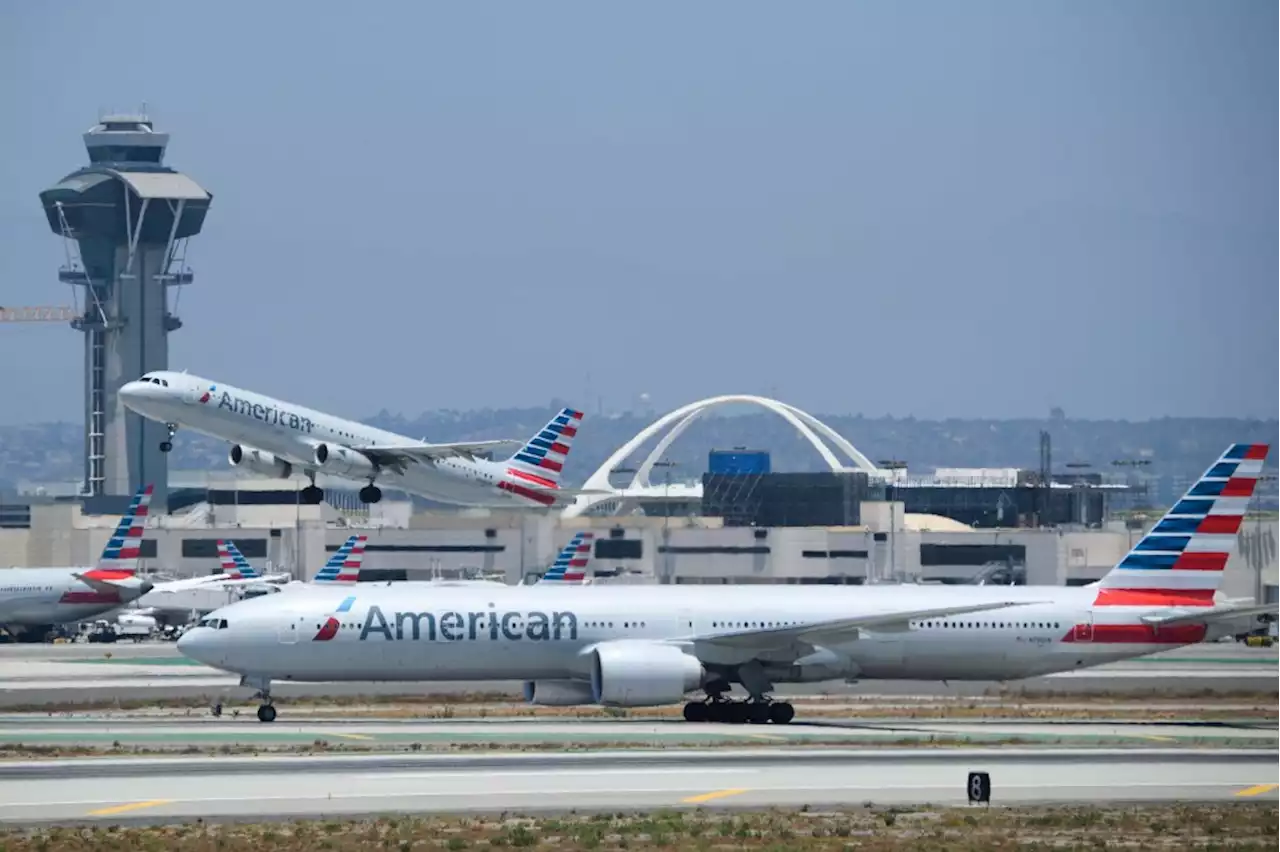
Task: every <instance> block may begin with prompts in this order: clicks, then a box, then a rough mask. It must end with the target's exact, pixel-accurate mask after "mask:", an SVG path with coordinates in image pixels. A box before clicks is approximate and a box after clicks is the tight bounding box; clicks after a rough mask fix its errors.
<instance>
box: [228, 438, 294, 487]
mask: <svg viewBox="0 0 1280 852" xmlns="http://www.w3.org/2000/svg"><path fill="white" fill-rule="evenodd" d="M228 460H229V461H230V462H231V465H232V467H242V468H244V469H245V470H248V471H250V472H251V473H256V474H258V475H259V476H270V477H273V478H279V479H288V478H289V477H290V476H292V475H293V465H291V464H289V463H288V462H287V461H285V460H283V459H278V458H276V457H275V456H273V455H272V454H271V453H269V452H267V451H266V450H256V449H254V448H253V447H242V446H240V445H239V444H234V445H232V447H231V454H230V456H229V457H228Z"/></svg>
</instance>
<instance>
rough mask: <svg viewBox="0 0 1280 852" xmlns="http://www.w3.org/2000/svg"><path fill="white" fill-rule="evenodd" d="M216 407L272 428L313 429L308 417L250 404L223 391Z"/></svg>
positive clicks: (281, 409)
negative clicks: (258, 421) (269, 425)
mask: <svg viewBox="0 0 1280 852" xmlns="http://www.w3.org/2000/svg"><path fill="white" fill-rule="evenodd" d="M218 407H219V408H225V409H226V410H227V411H230V412H233V413H235V414H239V415H241V416H243V417H252V418H253V419H254V420H261V421H262V422H263V423H269V424H271V425H272V426H286V427H288V428H290V429H294V430H296V431H298V432H307V433H310V432H311V430H312V429H314V428H315V423H313V422H312V421H311V418H309V417H302V416H300V415H297V414H294V413H293V412H292V411H286V410H285V409H283V408H277V407H276V406H274V405H263V404H262V403H260V402H250V401H249V400H247V399H244V398H243V397H238V396H232V395H231V394H229V393H227V392H226V391H223V392H222V393H221V395H219V397H218Z"/></svg>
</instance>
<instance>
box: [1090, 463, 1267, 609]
mask: <svg viewBox="0 0 1280 852" xmlns="http://www.w3.org/2000/svg"><path fill="white" fill-rule="evenodd" d="M1269 449H1270V447H1269V446H1268V445H1266V444H1234V445H1232V446H1231V447H1230V448H1228V449H1227V451H1226V452H1225V453H1223V454H1222V457H1221V458H1219V459H1218V460H1217V461H1216V462H1215V463H1214V464H1213V466H1212V467H1210V468H1209V470H1207V471H1206V472H1205V474H1204V476H1202V477H1200V479H1199V481H1197V482H1196V484H1195V485H1193V486H1191V489H1190V490H1189V491H1188V492H1187V493H1186V495H1184V496H1183V498H1182V499H1181V500H1179V501H1178V502H1177V504H1175V505H1174V507H1173V508H1172V509H1170V510H1169V512H1168V513H1167V514H1166V515H1165V516H1164V517H1163V518H1161V519H1160V523H1158V524H1156V525H1155V526H1154V527H1152V528H1151V531H1150V532H1149V533H1147V534H1146V535H1145V536H1143V537H1142V540H1141V541H1139V542H1138V544H1137V546H1135V547H1134V548H1133V550H1131V551H1130V552H1129V555H1128V556H1126V557H1125V558H1124V560H1123V561H1121V563H1120V564H1119V565H1117V566H1116V567H1115V568H1112V569H1111V571H1109V572H1108V573H1107V575H1106V576H1105V577H1103V578H1102V579H1101V580H1099V581H1098V582H1097V583H1096V584H1095V586H1096V587H1097V588H1098V598H1097V600H1096V601H1095V604H1096V605H1108V604H1109V605H1112V606H1163V605H1170V606H1196V605H1200V606H1212V605H1213V596H1214V593H1215V592H1216V591H1217V590H1218V587H1219V586H1220V585H1221V584H1222V576H1223V571H1224V570H1225V569H1226V567H1227V560H1228V559H1230V558H1231V554H1232V553H1234V552H1235V549H1236V544H1237V540H1238V537H1239V532H1240V523H1241V521H1242V520H1243V519H1244V515H1245V511H1246V510H1247V509H1248V507H1249V501H1250V500H1251V499H1252V497H1253V489H1254V487H1255V486H1256V485H1257V484H1258V477H1259V476H1261V474H1262V466H1263V464H1264V463H1265V461H1266V458H1267V452H1268V451H1269Z"/></svg>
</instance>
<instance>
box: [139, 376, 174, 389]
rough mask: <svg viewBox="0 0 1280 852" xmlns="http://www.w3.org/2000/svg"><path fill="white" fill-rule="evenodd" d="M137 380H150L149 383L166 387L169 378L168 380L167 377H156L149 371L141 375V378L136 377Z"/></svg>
mask: <svg viewBox="0 0 1280 852" xmlns="http://www.w3.org/2000/svg"><path fill="white" fill-rule="evenodd" d="M138 381H140V382H150V383H151V384H153V385H160V386H161V387H166V388H167V387H169V380H168V379H160V378H156V377H155V376H153V375H151V374H150V373H148V374H147V375H145V376H143V377H142V378H140V379H138Z"/></svg>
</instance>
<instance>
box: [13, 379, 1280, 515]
mask: <svg viewBox="0 0 1280 852" xmlns="http://www.w3.org/2000/svg"><path fill="white" fill-rule="evenodd" d="M559 404H560V403H559V402H554V401H553V402H552V403H551V405H548V406H546V407H540V408H520V409H482V410H478V411H467V412H458V411H439V412H431V413H427V414H423V415H421V416H419V417H416V418H407V417H404V416H402V415H395V414H390V413H388V412H385V411H384V412H380V413H379V414H377V415H374V416H373V417H370V418H368V420H367V422H368V423H370V424H371V425H375V426H379V427H383V428H386V429H392V430H394V431H397V432H400V433H403V434H405V435H411V436H413V437H424V436H425V437H427V438H430V439H432V440H466V439H484V438H525V437H527V436H529V435H531V434H532V433H533V431H534V430H535V429H537V428H539V427H540V426H541V425H542V424H543V423H544V422H546V418H547V416H548V412H549V410H550V409H551V408H552V406H555V405H559ZM819 417H820V418H821V419H822V420H823V421H824V422H826V423H827V424H829V425H830V426H831V427H832V428H834V429H835V430H836V431H837V432H839V433H840V434H841V435H843V436H844V437H846V438H847V439H848V440H849V441H851V442H852V443H853V445H854V446H855V447H857V448H858V449H859V450H861V451H862V452H863V453H865V454H866V455H867V456H869V457H870V458H871V460H872V461H878V460H881V459H901V460H905V461H906V462H907V463H908V467H909V469H910V470H911V471H912V472H917V473H929V472H932V471H933V470H934V469H935V468H937V467H1021V468H1030V469H1036V468H1038V467H1039V433H1040V430H1042V429H1043V430H1047V431H1048V432H1049V433H1050V434H1051V436H1052V442H1053V462H1054V468H1055V470H1058V471H1061V470H1063V466H1064V465H1065V464H1067V463H1081V462H1085V463H1089V464H1090V465H1092V468H1091V469H1092V470H1098V471H1103V472H1105V473H1107V474H1109V475H1111V474H1121V473H1122V470H1121V469H1119V468H1117V467H1115V466H1113V465H1112V462H1113V461H1116V460H1123V459H1134V458H1148V459H1150V460H1151V464H1150V465H1149V466H1148V467H1147V468H1145V469H1144V470H1145V474H1144V475H1145V476H1147V477H1149V478H1150V479H1151V485H1152V488H1153V497H1155V498H1158V499H1160V500H1161V501H1164V502H1167V501H1168V500H1169V499H1170V498H1171V496H1172V490H1173V489H1174V488H1182V487H1185V484H1186V481H1187V480H1189V479H1192V478H1194V477H1196V476H1198V475H1199V474H1200V473H1202V472H1203V471H1204V469H1205V468H1206V467H1207V466H1208V464H1209V463H1210V462H1212V461H1213V459H1214V458H1216V456H1217V454H1218V453H1220V452H1221V451H1222V450H1223V448H1225V447H1226V446H1227V445H1228V444H1230V443H1232V442H1235V441H1249V442H1258V443H1263V442H1265V443H1270V444H1272V445H1273V446H1275V445H1276V444H1277V443H1280V442H1278V441H1277V436H1278V433H1280V422H1278V421H1277V420H1274V419H1272V420H1242V419H1236V418H1172V417H1166V418H1160V419H1155V420H1145V421H1140V422H1128V421H1123V420H1074V419H1069V418H1065V417H1054V418H1050V419H1038V420H1032V419H1026V420H917V419H915V418H910V417H908V418H902V419H899V418H894V417H877V418H870V417H862V416H841V415H819ZM653 419H654V418H653V417H649V416H645V417H641V416H639V415H633V414H624V415H604V416H599V415H592V414H590V413H589V414H588V415H587V417H586V419H585V421H584V422H583V427H582V432H581V433H580V435H579V438H578V441H577V442H576V443H575V445H574V449H573V452H572V453H571V454H570V456H569V463H568V465H567V467H566V476H567V477H568V479H569V481H571V482H581V481H582V480H583V479H585V478H586V477H587V476H588V475H590V473H591V472H592V471H594V470H595V469H596V468H597V467H598V466H599V465H600V464H601V463H603V462H604V460H605V459H606V458H607V457H608V456H609V455H610V454H611V453H612V452H613V451H614V450H615V449H616V448H617V447H619V446H621V445H622V444H623V443H624V442H625V441H627V440H628V439H630V438H631V437H632V436H633V435H635V434H636V433H637V432H639V431H640V430H641V429H642V428H644V427H645V426H646V425H648V424H649V423H650V422H652V420H653ZM651 445H652V444H650V446H651ZM738 446H745V447H750V448H753V449H767V450H769V451H770V452H771V453H772V455H773V468H774V470H821V469H823V462H822V460H821V458H820V457H819V456H818V454H817V453H816V452H814V450H813V449H812V448H811V447H810V446H809V445H808V444H807V443H806V442H805V441H804V440H803V439H802V438H801V437H800V436H799V435H797V434H796V433H795V431H794V430H792V428H791V426H790V425H788V424H787V423H786V422H785V421H783V420H782V419H781V418H779V417H777V416H775V415H773V414H768V413H760V414H755V413H752V414H740V415H733V416H717V415H715V414H708V415H705V416H704V417H703V418H702V419H700V420H698V421H697V422H695V423H694V424H693V425H692V426H690V428H689V429H688V430H687V431H686V432H685V433H684V434H683V435H682V436H681V437H680V438H679V439H677V441H676V442H675V443H674V444H673V445H672V446H671V448H670V451H669V452H668V454H667V455H668V458H669V459H671V460H672V461H674V462H675V463H676V465H677V467H676V468H675V469H674V470H673V472H672V478H673V479H689V478H696V477H698V476H700V475H701V473H702V472H703V471H704V470H705V469H706V463H707V453H708V451H710V450H712V449H728V448H732V447H738ZM82 447H83V432H82V429H81V427H80V425H79V424H73V423H47V424H38V425H33V426H18V427H0V488H4V487H5V486H6V485H7V486H8V487H12V486H13V485H15V484H16V483H18V482H21V481H51V480H65V479H75V478H77V477H79V476H80V474H81V452H82ZM641 458H643V456H637V457H633V461H635V462H638V461H639V460H640V459H641ZM1273 464H1274V462H1273V461H1272V462H1269V463H1268V470H1269V471H1270V470H1273V469H1274V468H1273ZM174 465H175V466H176V467H178V468H181V469H200V468H210V469H218V470H222V469H227V467H228V464H227V445H226V444H223V443H221V442H217V441H213V440H210V439H207V438H203V437H200V436H198V435H194V434H191V433H182V432H180V433H179V434H178V437H177V440H176V441H175V445H174ZM660 473H661V472H660V471H659V472H655V475H654V476H653V481H654V482H655V483H656V482H659V481H660ZM1269 490H1270V492H1271V493H1274V490H1275V488H1274V482H1272V483H1271V484H1270V486H1269Z"/></svg>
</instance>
